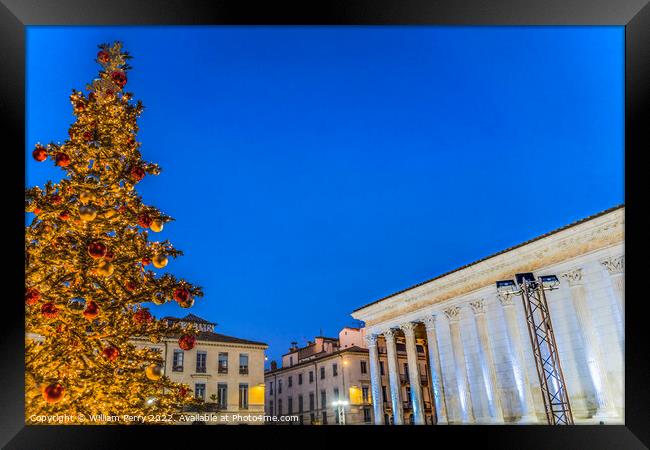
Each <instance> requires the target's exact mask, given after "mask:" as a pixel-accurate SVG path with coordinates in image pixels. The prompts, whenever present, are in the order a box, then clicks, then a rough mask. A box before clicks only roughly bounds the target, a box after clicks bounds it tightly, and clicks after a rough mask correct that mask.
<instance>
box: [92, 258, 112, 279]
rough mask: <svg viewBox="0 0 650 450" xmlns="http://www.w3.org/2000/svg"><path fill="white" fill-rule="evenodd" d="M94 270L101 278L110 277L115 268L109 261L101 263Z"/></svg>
mask: <svg viewBox="0 0 650 450" xmlns="http://www.w3.org/2000/svg"><path fill="white" fill-rule="evenodd" d="M95 270H96V271H97V273H98V274H99V275H101V276H103V277H110V276H111V275H113V271H115V266H113V264H112V263H111V262H109V261H102V262H100V263H99V264H98V265H97V267H96V268H95Z"/></svg>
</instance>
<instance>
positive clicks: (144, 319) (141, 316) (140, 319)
mask: <svg viewBox="0 0 650 450" xmlns="http://www.w3.org/2000/svg"><path fill="white" fill-rule="evenodd" d="M152 320H153V316H152V315H151V313H150V312H149V311H148V310H146V309H139V310H137V311H136V312H135V314H133V322H135V323H137V324H138V325H142V324H144V323H149V322H151V321H152Z"/></svg>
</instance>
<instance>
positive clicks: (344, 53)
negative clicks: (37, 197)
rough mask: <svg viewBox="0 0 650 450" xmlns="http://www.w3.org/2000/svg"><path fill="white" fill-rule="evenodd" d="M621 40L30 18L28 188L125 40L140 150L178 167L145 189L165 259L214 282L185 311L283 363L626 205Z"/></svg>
mask: <svg viewBox="0 0 650 450" xmlns="http://www.w3.org/2000/svg"><path fill="white" fill-rule="evenodd" d="M623 38H624V32H623V28H622V27H565V28H557V27H545V28H534V27H526V28H524V27H522V28H519V27H510V28H487V27H483V28H479V27H475V28H473V27H457V28H449V27H349V28H339V27H320V28H319V27H276V28H273V27H204V28H191V27H173V28H162V27H102V28H95V27H75V28H61V27H29V28H28V33H27V44H28V46H27V48H28V53H27V81H28V83H27V149H26V150H27V155H26V161H27V185H28V186H32V185H42V184H43V183H44V182H45V181H46V180H47V179H55V180H58V179H59V178H60V176H61V173H62V172H61V171H60V170H57V169H54V168H53V167H52V166H51V164H38V163H36V162H35V161H33V160H32V158H31V150H32V148H33V145H34V144H35V143H36V142H39V141H40V142H43V143H46V142H49V141H54V142H56V141H63V140H65V138H66V137H67V129H68V126H69V125H70V124H71V123H72V121H73V115H72V112H71V107H70V102H69V99H68V95H69V93H70V90H71V89H72V88H76V89H83V88H84V87H85V84H86V83H88V82H90V81H91V80H92V79H93V78H94V77H95V75H96V72H97V70H98V66H97V65H96V63H94V62H93V59H94V57H95V54H96V52H97V48H96V45H97V44H99V43H102V42H109V41H110V42H112V41H114V40H121V41H123V42H124V45H125V48H126V49H127V50H128V51H130V52H131V53H132V54H133V56H134V59H133V60H131V65H132V66H133V70H132V71H131V72H130V74H129V82H128V85H127V87H128V90H130V91H132V92H134V94H135V97H136V99H141V100H142V101H143V102H144V105H145V107H146V109H145V112H144V114H143V115H142V118H141V120H140V122H139V123H140V128H141V131H140V133H139V136H138V137H139V140H140V141H141V142H142V143H143V146H142V152H143V156H144V158H145V159H147V160H151V161H156V162H158V163H160V165H161V166H162V168H163V172H162V174H161V175H160V176H158V177H146V178H145V180H144V181H142V182H141V183H140V184H138V189H139V191H140V192H141V193H142V195H143V197H144V199H145V201H146V202H148V203H150V204H154V205H156V206H157V207H159V208H160V209H161V210H163V211H165V212H166V213H168V214H171V215H172V216H173V217H174V218H176V220H177V221H176V222H173V223H171V224H169V225H168V226H166V227H165V230H164V231H163V233H161V236H160V237H161V238H162V239H164V238H169V239H170V240H171V241H172V242H173V243H174V244H175V246H176V247H177V248H180V249H181V250H183V251H185V256H184V257H182V258H179V259H177V260H175V261H173V260H172V261H171V262H170V264H169V266H168V269H169V271H170V272H173V273H175V274H176V275H178V276H181V277H185V278H187V279H188V280H190V281H192V282H194V283H196V284H199V285H201V286H203V288H204V290H205V294H206V296H205V298H204V299H202V300H200V301H197V302H196V304H195V307H194V308H193V309H192V310H190V311H191V312H194V313H195V314H197V315H200V316H203V317H205V318H207V319H211V320H213V321H215V322H217V323H218V327H217V330H218V331H220V332H222V333H225V334H232V335H236V336H239V337H243V338H249V339H257V340H262V341H265V342H267V343H269V344H270V349H269V355H270V356H271V358H276V357H278V356H279V355H281V354H282V353H284V352H285V351H286V349H287V348H288V346H289V343H290V342H291V341H293V340H297V341H299V343H301V344H302V343H304V341H305V340H306V339H309V338H311V337H312V336H314V335H317V334H319V332H320V330H321V329H322V331H323V333H324V334H325V335H336V334H337V332H338V330H339V329H340V328H341V327H342V326H344V325H346V324H350V323H352V319H351V317H350V315H349V314H350V312H351V311H352V310H354V309H355V308H357V307H359V306H362V305H364V304H366V303H368V302H371V301H373V300H376V299H378V298H380V297H383V296H385V295H388V294H391V293H392V292H395V291H397V290H400V289H403V288H405V287H407V286H410V285H412V284H415V283H418V282H421V281H423V280H425V279H427V278H430V277H433V276H435V275H438V274H440V273H442V272H446V271H448V270H451V269H454V268H456V267H458V266H460V265H463V264H466V263H469V262H471V261H474V260H476V259H479V258H482V257H484V256H486V255H489V254H491V253H493V252H496V251H499V250H502V249H503V248H506V247H509V246H511V245H514V244H517V243H519V242H522V241H525V240H527V239H530V238H532V237H535V236H537V235H539V234H541V233H545V232H547V231H550V230H552V229H554V228H557V227H560V226H562V225H565V224H567V223H569V222H572V221H574V220H577V219H580V218H583V217H585V216H588V215H590V214H593V213H596V212H599V211H601V210H603V209H606V208H608V207H611V206H613V205H616V204H619V203H622V202H623V179H624V178H623V148H624V147H623V146H624V134H623V129H624V128H623V123H624V122H623V120H624V117H623V92H624V85H623V74H624V67H623V54H624V53H623V50H624V39H623ZM533 167H534V168H536V170H537V172H538V173H540V174H541V176H538V177H527V176H522V173H526V172H528V171H529V169H532V168H533ZM542 176H543V177H542ZM523 202H525V203H527V205H528V207H526V208H521V209H519V210H518V209H516V207H517V205H520V204H522V203H523ZM157 237H158V236H157ZM154 312H155V314H156V315H157V316H159V317H161V316H163V315H170V314H171V315H179V314H186V313H187V310H181V309H180V308H179V307H177V306H175V304H170V305H165V306H163V307H154Z"/></svg>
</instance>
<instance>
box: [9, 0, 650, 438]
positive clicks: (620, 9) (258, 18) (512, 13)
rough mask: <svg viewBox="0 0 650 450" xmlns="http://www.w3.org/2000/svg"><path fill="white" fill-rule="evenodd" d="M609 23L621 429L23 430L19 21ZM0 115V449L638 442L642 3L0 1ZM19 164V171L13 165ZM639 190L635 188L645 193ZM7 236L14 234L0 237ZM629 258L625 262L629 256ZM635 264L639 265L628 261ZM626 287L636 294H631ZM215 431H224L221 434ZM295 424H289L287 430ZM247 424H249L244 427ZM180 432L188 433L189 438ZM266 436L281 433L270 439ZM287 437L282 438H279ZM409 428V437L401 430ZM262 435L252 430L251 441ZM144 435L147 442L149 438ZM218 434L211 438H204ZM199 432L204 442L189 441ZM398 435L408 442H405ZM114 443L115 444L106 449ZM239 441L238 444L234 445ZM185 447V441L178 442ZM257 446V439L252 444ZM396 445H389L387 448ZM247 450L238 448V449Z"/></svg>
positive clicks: (646, 38) (649, 53) (649, 44)
mask: <svg viewBox="0 0 650 450" xmlns="http://www.w3.org/2000/svg"><path fill="white" fill-rule="evenodd" d="M117 24H122V25H220V24H224V25H225V24H227V25H251V24H256V25H261V24H265V25H298V24H300V25H406V24H416V25H449V26H451V25H481V26H487V25H512V26H516V25H587V26H588V25H618V26H624V27H625V170H626V174H625V204H626V215H627V219H628V220H627V223H626V240H627V241H628V243H631V245H626V259H627V260H628V264H627V265H626V266H627V267H626V275H629V276H627V277H626V278H628V281H627V282H626V285H627V292H626V298H628V299H629V301H627V302H626V303H627V305H626V323H625V336H626V343H627V345H626V354H625V364H626V366H625V367H626V368H625V422H626V424H625V425H621V426H574V427H549V426H446V427H340V428H339V427H336V428H335V427H252V428H251V427H202V428H201V427H200V428H196V427H192V428H191V429H183V428H182V427H169V426H167V427H165V426H144V427H143V426H140V427H138V426H130V427H125V426H106V427H102V426H86V427H76V426H26V425H25V421H24V304H23V302H22V300H21V298H22V292H23V289H24V287H23V286H22V285H21V283H20V280H21V278H22V277H23V276H24V272H23V268H22V264H21V263H20V261H21V260H22V258H23V256H22V252H23V251H24V250H23V244H22V243H21V238H20V236H21V235H23V233H24V216H23V214H24V212H23V211H24V207H23V206H24V205H23V200H24V187H25V178H24V168H25V157H24V151H25V51H26V42H25V26H29V25H117ZM0 62H1V65H0V113H1V114H2V119H3V120H2V122H1V123H2V126H1V127H0V128H1V129H2V131H3V133H2V137H3V141H4V142H3V144H4V152H3V159H2V160H3V161H4V163H5V168H7V169H9V170H8V171H9V172H10V173H11V174H12V175H14V176H13V177H2V183H3V190H2V192H3V194H5V198H6V199H7V201H8V202H9V204H10V206H9V207H8V208H6V209H5V211H4V214H3V219H4V220H3V222H4V223H5V225H9V226H8V227H6V231H5V234H4V237H5V239H3V240H2V241H3V243H4V249H5V251H4V258H3V259H4V261H5V262H6V263H7V264H6V265H5V268H4V271H3V274H4V279H5V284H6V285H7V286H8V287H9V288H10V289H9V291H8V294H9V295H8V296H6V297H5V298H4V299H3V312H4V314H3V319H4V320H3V326H2V327H0V330H2V331H1V333H0V335H1V338H2V347H0V349H2V353H3V357H2V370H1V371H0V386H2V389H3V392H2V394H3V395H2V396H1V397H0V405H2V406H0V445H2V446H3V447H4V448H38V449H45V448H109V447H110V448H113V447H115V446H117V445H123V443H130V442H135V439H136V437H140V436H136V434H137V435H139V434H141V433H145V434H146V435H147V439H149V440H148V441H144V442H143V444H140V445H156V443H157V442H159V440H160V439H163V440H164V441H165V442H166V443H171V442H172V439H173V438H177V439H180V440H181V441H182V442H185V443H190V444H189V445H233V444H234V442H236V441H234V442H233V443H231V444H226V441H225V439H222V437H223V435H224V433H226V434H239V435H240V437H241V438H242V439H248V438H249V437H250V436H252V435H253V434H255V435H258V437H262V439H263V441H265V442H268V443H274V441H275V443H280V444H282V443H284V442H290V441H294V442H296V441H297V442H303V441H302V439H308V441H306V442H305V444H303V445H307V446H308V447H313V446H314V445H313V444H314V443H315V444H316V448H321V446H323V445H324V442H325V441H324V440H321V439H325V438H326V436H327V437H329V436H331V437H333V438H334V439H335V440H338V441H340V443H341V445H346V444H350V443H353V442H354V443H355V445H356V446H358V447H361V446H363V445H371V444H368V443H367V441H366V439H367V438H368V437H369V436H373V437H378V438H380V439H384V438H388V437H391V438H394V437H397V438H401V439H404V441H403V442H404V444H405V445H409V446H411V445H418V446H420V445H431V446H437V445H442V443H441V439H449V438H452V439H453V441H452V442H454V443H461V442H463V441H465V440H466V439H468V438H471V439H477V440H478V442H480V443H479V445H482V446H485V445H487V446H488V447H497V448H526V449H529V448H543V449H549V448H554V447H557V448H584V447H588V448H592V449H596V448H608V449H611V448H626V449H627V448H647V447H646V446H648V445H650V444H649V443H650V433H649V431H648V429H649V428H650V427H648V417H649V416H650V414H649V413H648V404H649V403H648V395H647V394H648V390H649V388H648V379H649V375H650V373H649V370H648V357H647V353H646V349H645V345H643V344H642V342H646V341H647V338H646V339H644V338H643V335H644V334H645V333H644V331H645V327H646V326H647V325H646V323H647V315H646V311H645V303H646V302H647V300H646V296H644V294H643V291H642V290H641V289H640V287H641V286H640V285H641V283H640V281H639V280H642V278H641V277H640V276H639V272H640V270H641V268H642V267H644V266H643V264H642V263H641V262H640V261H641V258H642V256H643V254H644V249H643V248H642V245H641V244H642V243H643V242H644V238H643V234H642V233H641V231H640V228H641V227H642V225H641V224H642V223H643V222H642V220H643V219H642V207H643V199H642V195H643V193H644V192H648V186H647V184H648V182H647V180H648V178H649V177H648V176H644V174H643V171H644V170H645V167H646V166H644V165H642V164H641V163H640V158H641V157H642V155H643V153H644V152H647V151H648V149H649V148H650V147H649V146H648V141H647V138H645V134H646V133H644V132H643V129H644V128H648V127H649V126H650V120H649V119H650V118H649V117H648V99H649V94H650V87H649V86H650V71H649V70H648V67H649V64H650V6H648V1H647V0H593V1H587V0H544V1H540V0H482V1H481V0H394V1H387V0H348V1H321V0H311V1H306V0H305V1H301V2H298V1H296V2H287V1H268V0H267V1H250V0H221V1H213V2H208V1H201V0H164V1H163V0H158V1H156V0H131V1H126V0H111V1H104V0H86V1H82V0H58V1H54V0H52V1H43V0H40V1H39V0H0ZM14 166H15V167H21V168H23V170H22V172H21V171H20V170H18V169H14V168H13V167H14ZM643 186H646V187H645V188H644V187H643ZM13 234H15V235H16V236H12V235H13ZM630 261H631V262H630ZM636 261H639V263H637V262H636ZM637 293H638V294H637ZM226 428H227V429H226ZM298 428H300V430H299V431H297V429H298ZM253 429H254V430H255V431H254V432H253ZM188 433H194V434H193V435H192V436H191V437H190V436H188ZM278 433H282V434H283V436H282V437H281V438H280V437H278ZM285 433H292V436H291V437H290V436H284V434H285ZM413 434H415V435H417V438H418V441H419V442H417V443H413V442H414V441H411V440H410V437H409V436H410V435H413ZM259 435H262V436H259ZM407 435H409V436H407ZM154 436H155V437H154ZM217 438H219V441H216V440H215V439H217ZM202 439H205V442H204V443H199V442H200V440H202ZM407 439H409V440H407ZM118 442H119V444H118ZM243 442H244V441H242V443H243ZM186 445H187V444H186ZM262 445H263V444H262ZM373 445H374V444H373ZM394 445H397V444H394ZM246 446H247V445H246Z"/></svg>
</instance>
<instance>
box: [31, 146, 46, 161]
mask: <svg viewBox="0 0 650 450" xmlns="http://www.w3.org/2000/svg"><path fill="white" fill-rule="evenodd" d="M32 156H33V157H34V159H35V160H36V161H38V162H42V161H45V160H46V159H47V150H45V147H41V146H40V145H39V146H38V147H36V148H35V149H34V151H33V152H32Z"/></svg>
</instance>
